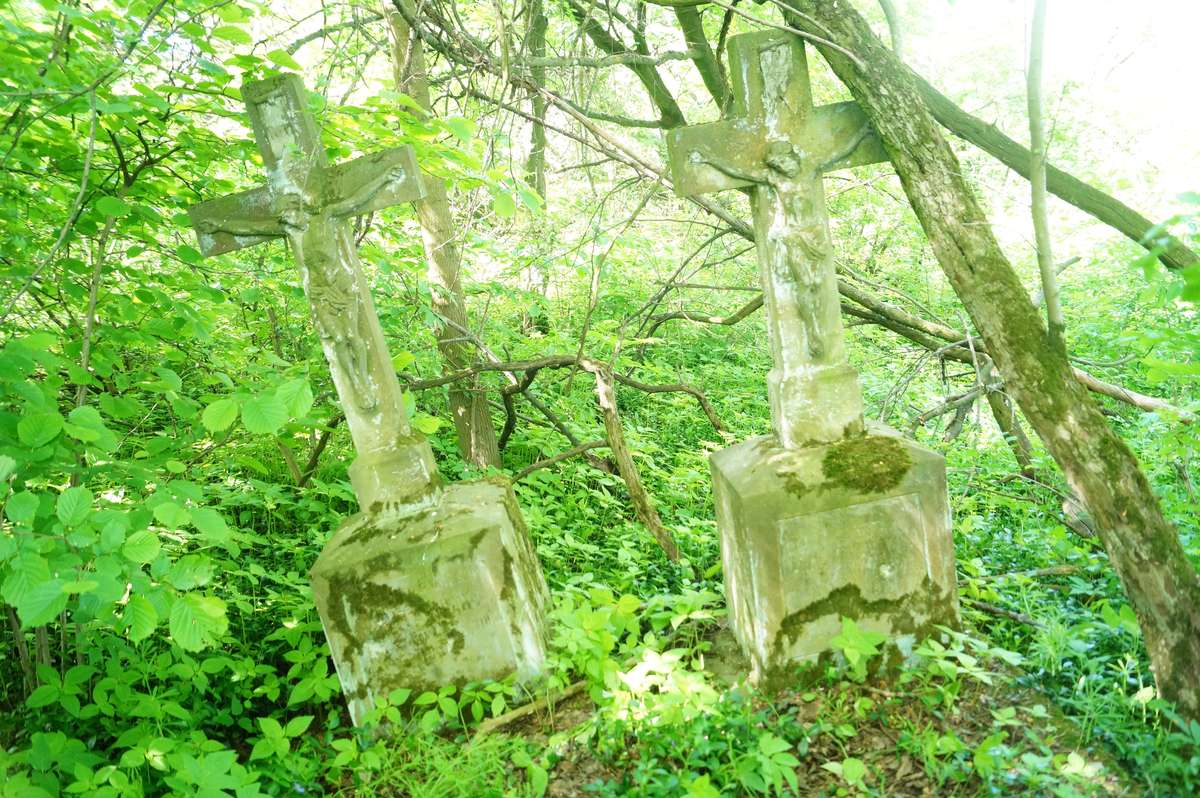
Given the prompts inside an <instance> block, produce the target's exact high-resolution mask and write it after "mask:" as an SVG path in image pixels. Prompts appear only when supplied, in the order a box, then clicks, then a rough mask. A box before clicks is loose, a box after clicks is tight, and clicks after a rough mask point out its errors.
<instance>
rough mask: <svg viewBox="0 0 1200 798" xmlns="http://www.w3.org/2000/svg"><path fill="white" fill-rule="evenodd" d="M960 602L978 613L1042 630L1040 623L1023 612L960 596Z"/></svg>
mask: <svg viewBox="0 0 1200 798" xmlns="http://www.w3.org/2000/svg"><path fill="white" fill-rule="evenodd" d="M960 601H962V602H963V603H964V604H970V605H971V606H972V607H974V608H975V609H977V610H979V611H980V612H986V613H987V614H988V615H997V616H999V617H1001V618H1008V619H1010V620H1013V621H1016V622H1017V623H1023V624H1025V625H1026V626H1032V627H1033V628H1034V629H1041V628H1042V625H1041V624H1040V623H1038V622H1037V621H1035V620H1034V619H1033V618H1032V617H1031V616H1029V615H1026V614H1025V613H1023V612H1014V611H1012V610H1006V609H1005V608H1004V607H997V606H996V605H995V604H989V603H988V602H986V601H980V600H979V599H973V598H967V597H966V596H961V597H960Z"/></svg>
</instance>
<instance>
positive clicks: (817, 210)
mask: <svg viewBox="0 0 1200 798" xmlns="http://www.w3.org/2000/svg"><path fill="white" fill-rule="evenodd" d="M729 65H730V72H731V74H732V78H733V96H734V105H733V109H732V113H731V115H730V116H729V118H727V119H724V120H722V121H720V122H714V123H710V124H704V125H694V126H691V127H686V128H679V129H676V130H672V131H670V132H669V133H668V137H667V144H668V147H669V150H670V160H671V173H672V177H673V180H674V184H675V191H676V192H677V193H678V194H680V195H681V196H691V195H695V194H701V193H709V192H716V191H722V190H726V189H732V188H749V191H750V201H751V206H752V209H753V214H754V232H755V240H756V244H757V255H758V263H759V271H760V275H761V280H762V286H763V297H764V307H765V309H766V316H767V329H768V337H769V339H770V346H771V355H772V360H773V367H772V369H771V372H770V374H769V375H768V378H767V394H768V400H769V403H770V410H771V420H772V426H773V430H774V435H773V436H769V437H760V438H756V439H751V440H750V441H747V442H746V443H743V444H740V445H738V446H733V447H730V448H728V449H725V450H723V451H720V452H717V453H716V454H714V455H713V457H712V460H711V465H712V470H713V482H714V493H715V498H716V503H717V521H718V526H719V528H720V531H721V551H722V562H723V565H724V570H725V590H726V600H727V604H728V605H729V609H730V615H731V627H732V629H733V631H734V634H735V636H736V637H737V638H738V640H739V642H740V643H741V645H742V647H743V649H744V650H745V651H746V652H747V654H748V656H749V657H750V660H751V663H752V667H753V671H754V673H755V675H757V676H759V677H761V676H770V675H772V674H777V673H779V672H780V671H781V669H786V667H787V666H789V665H790V664H791V663H793V662H795V661H797V660H802V659H806V658H809V657H813V656H816V655H818V654H820V653H821V652H822V651H825V650H827V649H828V648H829V641H830V640H831V639H832V638H833V637H834V636H836V635H837V634H838V632H840V631H841V624H840V619H841V618H842V617H850V618H853V619H855V620H856V621H858V622H859V623H860V624H862V625H865V626H867V627H870V628H875V629H877V630H879V631H882V632H884V633H886V634H889V635H890V636H892V637H893V638H894V639H896V640H898V641H900V646H901V648H903V645H904V642H903V641H904V638H905V637H906V636H911V635H913V634H918V633H924V632H927V631H929V628H930V627H932V626H933V625H934V624H937V623H951V624H953V623H956V622H957V618H958V609H957V592H956V589H955V576H954V550H953V541H952V538H951V535H950V525H949V524H950V518H949V504H948V500H947V495H946V483H945V463H944V461H943V459H942V457H941V456H940V455H938V454H937V453H935V452H932V451H930V450H928V449H925V448H923V447H920V446H918V445H917V444H915V443H913V442H912V441H908V440H905V439H903V438H902V437H901V436H900V435H899V434H898V433H896V432H895V431H893V430H890V429H888V428H886V427H884V426H883V425H879V424H873V423H872V424H867V423H865V422H864V418H863V400H862V390H861V388H860V386H859V383H858V375H857V372H855V370H854V369H853V368H852V367H851V366H850V364H849V363H848V362H847V360H846V352H845V341H844V332H843V328H842V322H841V315H840V314H841V308H840V302H839V297H838V288H837V275H836V272H835V269H834V262H833V249H832V242H831V239H830V235H829V221H828V217H827V215H826V212H825V197H824V188H823V184H822V175H823V174H825V173H826V172H828V171H831V170H833V169H839V168H847V167H853V166H860V165H865V164H870V163H876V162H880V161H886V160H888V156H887V152H886V151H885V149H884V147H883V146H882V144H881V142H880V141H879V139H878V137H877V136H876V135H875V132H874V130H873V128H872V127H871V125H870V123H869V122H868V120H867V118H866V116H865V114H863V112H862V110H861V109H860V108H859V107H858V106H857V104H855V103H852V102H848V103H836V104H833V105H826V106H821V107H814V106H813V104H812V93H811V88H810V85H809V78H808V66H807V61H806V57H805V48H804V43H803V42H802V41H801V40H800V39H799V38H797V37H795V36H793V35H791V34H789V33H786V32H781V31H760V32H755V33H746V34H740V35H738V36H734V37H732V38H731V39H730V40H729Z"/></svg>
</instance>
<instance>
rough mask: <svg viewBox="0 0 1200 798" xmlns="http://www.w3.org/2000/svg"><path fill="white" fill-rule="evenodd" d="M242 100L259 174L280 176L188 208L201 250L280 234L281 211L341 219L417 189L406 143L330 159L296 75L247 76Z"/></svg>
mask: <svg viewBox="0 0 1200 798" xmlns="http://www.w3.org/2000/svg"><path fill="white" fill-rule="evenodd" d="M242 99H243V100H245V102H246V110H247V112H248V114H249V116H250V124H251V127H252V128H253V130H254V140H255V142H256V143H257V145H258V150H259V152H260V153H261V154H262V158H263V166H264V167H266V170H267V174H268V175H271V176H272V177H279V178H284V179H283V180H278V181H276V180H272V181H271V182H272V185H271V186H261V187H259V188H255V189H251V190H249V191H243V192H241V193H238V194H229V195H226V196H224V197H219V198H217V199H214V200H209V201H208V202H202V203H200V204H199V205H195V206H193V207H192V208H191V209H189V211H188V214H189V215H190V216H191V220H192V226H193V227H195V228H196V235H197V237H198V238H199V242H200V251H201V253H202V254H204V255H206V256H207V255H219V254H221V253H223V252H231V251H233V250H235V249H241V248H242V247H249V246H254V245H255V244H260V243H263V242H264V241H270V240H274V239H277V238H280V237H282V236H283V235H284V232H285V231H284V229H283V227H282V222H281V221H280V220H281V217H282V218H285V219H286V217H287V216H288V215H289V213H292V212H302V213H307V214H315V213H329V214H330V215H332V216H333V217H335V218H338V219H345V218H349V217H351V216H358V215H361V214H366V213H371V212H373V211H377V210H382V209H383V208H386V207H389V206H391V205H396V204H399V203H402V202H411V201H413V200H416V199H420V198H421V197H423V196H424V195H425V188H424V186H423V185H422V183H421V175H420V170H419V169H418V168H417V163H416V159H415V158H414V157H413V152H412V148H411V147H407V146H404V147H391V148H388V149H384V150H380V151H379V152H375V153H371V154H370V155H364V156H362V157H359V158H355V159H354V160H352V161H346V162H344V163H339V164H335V165H333V166H330V165H329V161H328V158H327V157H326V155H325V148H324V147H323V146H322V145H321V134H320V129H319V128H318V127H317V120H316V118H315V117H314V116H313V114H312V112H311V111H309V110H308V93H307V91H306V90H305V88H304V83H303V81H301V79H300V78H299V77H298V76H296V75H278V76H275V77H271V78H267V79H265V80H258V81H253V82H251V83H247V84H246V85H245V86H243V87H242ZM280 186H285V187H286V190H280V188H279V187H280ZM289 206H292V207H289Z"/></svg>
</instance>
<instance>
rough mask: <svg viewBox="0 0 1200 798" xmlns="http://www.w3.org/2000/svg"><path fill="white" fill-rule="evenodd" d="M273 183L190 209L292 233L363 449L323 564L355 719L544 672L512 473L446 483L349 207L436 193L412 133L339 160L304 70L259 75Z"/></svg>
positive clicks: (248, 92)
mask: <svg viewBox="0 0 1200 798" xmlns="http://www.w3.org/2000/svg"><path fill="white" fill-rule="evenodd" d="M242 97H243V99H244V100H245V101H246V107H247V110H248V111H249V116H250V122H251V126H252V128H253V130H254V138H255V141H256V142H257V144H258V149H259V152H260V153H261V154H262V159H263V166H264V167H265V168H266V172H267V183H266V185H264V186H260V187H259V188H255V189H252V190H250V191H246V192H242V193H240V194H233V195H230V196H227V197H221V198H219V199H215V200H211V201H209V202H204V203H201V204H200V205H197V206H195V207H193V208H192V209H191V210H190V211H189V213H190V215H191V220H192V225H193V226H194V227H195V229H196V232H197V236H198V238H199V241H200V248H201V251H202V253H203V254H204V255H219V254H221V253H225V252H230V251H233V250H236V249H240V248H242V247H248V246H253V245H255V244H260V243H263V242H266V241H271V240H278V239H286V240H287V242H288V245H289V246H290V248H291V250H292V253H293V255H294V257H295V259H296V263H297V265H298V266H299V269H300V278H301V282H302V284H303V286H304V292H305V295H306V296H307V297H308V300H309V304H310V306H311V310H312V317H313V321H314V324H315V326H316V329H317V335H318V337H319V338H320V340H321V347H322V349H323V350H324V353H325V359H326V361H327V362H328V363H329V370H330V373H331V375H332V377H333V383H334V387H335V388H336V389H337V394H338V399H339V400H340V402H341V406H342V410H343V412H344V413H345V415H346V422H347V427H348V428H349V430H350V436H351V438H352V440H353V443H354V449H355V451H356V453H357V457H356V459H355V461H354V463H353V464H352V465H351V466H350V481H351V483H352V484H353V486H354V492H355V495H356V496H357V498H358V503H359V507H360V508H361V512H359V513H358V514H356V515H354V516H352V517H350V518H348V519H346V520H345V521H344V522H343V523H342V525H341V526H340V527H339V528H338V530H337V532H335V533H334V535H333V537H332V538H331V539H330V541H329V543H328V544H327V545H326V546H325V548H324V550H323V551H322V552H321V555H320V557H318V558H317V562H316V564H314V565H313V568H312V572H311V579H312V586H313V596H314V599H315V601H316V604H317V609H318V611H319V612H320V615H321V622H322V624H323V626H324V628H325V635H326V637H327V638H328V640H329V647H330V651H331V652H332V654H333V659H334V664H335V665H336V667H337V672H338V678H339V680H340V682H341V685H342V691H343V692H344V693H345V694H346V697H347V700H348V702H349V708H350V715H351V718H352V719H353V720H354V722H355V723H356V724H357V723H361V722H362V720H363V719H364V718H365V717H366V714H367V712H368V711H369V710H370V709H372V708H373V707H374V705H375V701H376V699H377V698H379V697H385V696H388V695H389V694H390V693H391V692H392V691H393V690H395V689H397V688H408V689H411V690H417V691H424V690H429V689H432V690H437V689H439V688H440V687H442V686H444V685H446V684H450V683H464V682H469V681H478V680H482V679H491V678H495V679H499V678H503V677H505V676H507V675H508V674H510V673H512V672H514V671H516V672H517V674H518V676H519V677H521V678H529V677H532V676H533V675H535V674H536V673H537V672H538V671H539V669H540V668H541V665H542V662H543V661H544V659H545V637H546V635H545V629H544V619H543V610H544V605H545V602H546V586H545V580H544V579H543V577H542V571H541V566H540V565H539V563H538V560H537V554H536V553H535V551H534V548H533V544H532V542H531V541H530V539H529V533H528V531H527V530H526V528H525V524H524V521H523V520H522V518H521V512H520V509H519V508H518V506H517V502H516V497H515V496H514V495H513V492H512V487H511V485H509V483H508V482H507V481H506V480H504V479H502V478H491V479H487V480H479V481H477V482H469V483H458V484H454V485H448V486H443V485H442V484H441V481H440V479H439V478H438V474H437V467H436V465H435V464H434V460H433V452H432V450H431V449H430V447H429V443H428V441H426V440H425V438H424V437H423V436H421V435H420V434H419V433H416V432H414V431H413V430H412V429H411V427H410V425H409V423H408V418H407V416H406V415H405V411H404V403H403V396H402V393H401V390H400V382H399V380H398V378H397V376H396V370H395V368H394V366H393V365H392V360H391V357H389V355H388V351H387V344H386V343H385V340H384V335H383V329H382V327H381V326H380V324H379V319H378V317H377V316H376V314H375V306H374V304H373V303H372V301H371V294H370V291H369V289H368V286H367V280H366V277H365V275H364V274H363V271H362V267H361V265H360V264H359V260H358V255H357V252H356V249H355V242H354V238H353V234H352V231H351V226H350V224H349V223H348V220H349V219H350V218H352V217H354V216H356V215H360V214H365V213H370V212H372V211H376V210H381V209H383V208H386V207H388V206H391V205H396V204H398V203H402V202H409V201H412V200H415V199H418V198H419V197H421V196H422V195H423V193H424V189H423V188H422V185H421V177H420V172H419V170H418V168H417V165H416V160H415V159H414V158H413V154H412V150H411V149H410V148H409V147H396V148H392V149H386V150H382V151H380V152H378V153H374V154H371V155H364V156H362V157H360V158H356V159H354V160H352V161H348V162H346V163H340V164H336V165H330V164H329V163H328V160H327V158H326V155H325V148H324V147H323V146H322V144H321V138H320V130H319V128H318V127H317V122H316V119H315V118H314V117H313V115H312V114H311V113H310V112H309V111H308V102H307V97H308V95H307V93H306V92H305V90H304V85H303V83H302V82H301V80H300V78H298V77H296V76H294V75H282V76H278V77H273V78H268V79H266V80H262V81H256V82H252V83H248V84H246V85H245V86H244V87H243V88H242Z"/></svg>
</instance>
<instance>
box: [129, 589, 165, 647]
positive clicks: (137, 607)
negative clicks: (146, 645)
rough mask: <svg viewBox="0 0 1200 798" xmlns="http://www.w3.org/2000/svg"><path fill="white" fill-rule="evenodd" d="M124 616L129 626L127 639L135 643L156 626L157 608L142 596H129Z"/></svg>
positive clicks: (145, 636) (147, 635)
mask: <svg viewBox="0 0 1200 798" xmlns="http://www.w3.org/2000/svg"><path fill="white" fill-rule="evenodd" d="M124 618H125V622H126V624H127V625H128V627H129V639H130V640H132V641H133V642H135V643H137V642H139V641H141V640H145V639H146V638H147V637H149V636H150V634H151V633H152V632H153V631H154V629H155V628H156V627H157V626H158V610H156V609H154V605H153V604H151V603H150V600H149V599H147V598H145V597H143V596H130V597H129V603H128V604H126V605H125V615H124Z"/></svg>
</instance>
